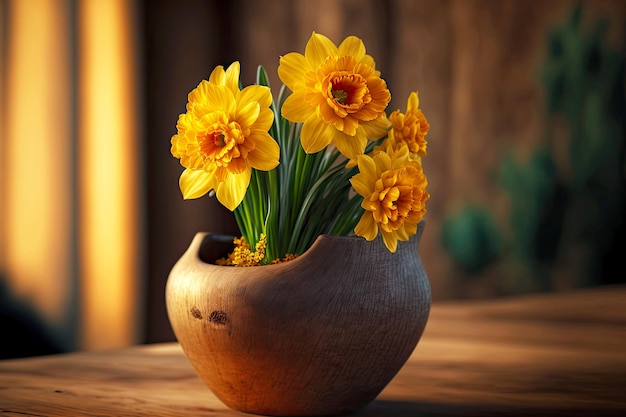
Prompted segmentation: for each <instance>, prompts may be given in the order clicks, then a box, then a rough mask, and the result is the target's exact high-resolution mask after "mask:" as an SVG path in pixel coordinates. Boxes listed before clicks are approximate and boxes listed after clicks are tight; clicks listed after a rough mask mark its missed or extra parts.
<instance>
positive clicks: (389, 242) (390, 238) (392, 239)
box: [380, 230, 398, 253]
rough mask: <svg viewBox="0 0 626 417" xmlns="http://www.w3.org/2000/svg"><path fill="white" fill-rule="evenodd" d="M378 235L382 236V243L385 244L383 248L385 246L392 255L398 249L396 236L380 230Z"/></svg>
mask: <svg viewBox="0 0 626 417" xmlns="http://www.w3.org/2000/svg"><path fill="white" fill-rule="evenodd" d="M380 234H381V235H382V237H383V242H384V243H385V246H387V249H389V252H391V253H394V252H395V251H396V249H397V248H398V238H397V237H396V234H395V233H394V232H385V231H383V230H381V232H380Z"/></svg>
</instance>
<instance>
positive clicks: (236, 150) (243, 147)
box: [197, 122, 254, 172]
mask: <svg viewBox="0 0 626 417" xmlns="http://www.w3.org/2000/svg"><path fill="white" fill-rule="evenodd" d="M197 138H198V145H199V147H200V153H201V155H202V159H203V161H204V164H205V166H210V165H212V164H215V165H216V166H218V167H229V170H233V169H234V170H235V171H236V172H239V171H240V169H239V168H241V169H243V168H245V164H239V163H234V164H233V162H238V161H237V160H238V159H240V158H241V161H243V160H245V158H246V156H247V154H248V152H250V151H251V150H252V149H251V148H250V147H251V146H252V148H254V145H253V144H252V143H249V142H250V141H245V135H244V134H243V132H242V131H241V127H240V126H239V123H237V122H230V123H228V124H223V123H219V122H216V123H213V124H211V125H210V126H209V127H208V129H206V130H204V131H200V132H198V136H197ZM240 165H241V167H239V166H240Z"/></svg>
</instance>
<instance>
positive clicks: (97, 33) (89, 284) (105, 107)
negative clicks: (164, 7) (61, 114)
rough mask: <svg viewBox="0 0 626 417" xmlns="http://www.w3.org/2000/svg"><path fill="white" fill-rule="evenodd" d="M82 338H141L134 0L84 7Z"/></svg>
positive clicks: (94, 341) (89, 343)
mask: <svg viewBox="0 0 626 417" xmlns="http://www.w3.org/2000/svg"><path fill="white" fill-rule="evenodd" d="M78 12H79V13H78V22H79V25H78V39H79V44H78V56H79V62H78V74H79V78H78V79H79V85H78V89H79V90H78V91H79V93H80V94H79V98H78V103H79V106H78V109H79V111H78V115H79V124H78V127H79V129H78V142H79V143H78V150H79V154H78V166H79V172H80V173H81V174H80V177H79V212H80V222H79V230H80V234H79V242H80V252H79V253H80V258H79V259H80V260H81V264H80V276H81V280H82V293H81V301H82V302H83V304H82V307H81V311H82V317H81V319H82V322H81V335H82V344H83V347H84V348H86V349H93V348H108V347H118V346H123V345H126V344H129V343H130V342H136V341H137V336H136V335H137V331H136V330H137V329H136V326H137V320H136V319H137V316H138V313H139V312H140V310H141V308H140V307H141V306H139V305H138V303H137V300H138V288H139V282H138V281H139V267H138V263H139V261H140V259H139V244H138V235H139V229H140V225H139V216H138V214H137V209H138V202H139V200H140V198H139V194H138V193H139V187H138V182H139V172H140V166H139V160H140V157H139V155H140V152H139V141H140V136H139V133H140V128H139V126H140V118H139V116H138V114H137V101H136V96H135V95H136V92H137V87H136V85H137V81H136V80H135V79H134V76H135V71H134V68H135V65H136V59H137V58H136V53H135V51H134V50H133V45H134V42H133V39H134V34H133V33H132V28H133V21H132V19H133V15H132V12H133V10H132V2H128V1H126V0H89V1H81V2H80V3H79V6H78Z"/></svg>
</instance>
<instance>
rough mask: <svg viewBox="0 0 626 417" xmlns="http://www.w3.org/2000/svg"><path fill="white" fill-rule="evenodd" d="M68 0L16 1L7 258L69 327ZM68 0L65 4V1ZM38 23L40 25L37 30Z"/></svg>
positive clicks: (5, 265) (8, 81) (6, 162)
mask: <svg viewBox="0 0 626 417" xmlns="http://www.w3.org/2000/svg"><path fill="white" fill-rule="evenodd" d="M66 3H67V2H63V1H59V0H24V1H13V2H11V3H10V7H8V8H7V9H5V10H8V13H7V15H6V16H5V18H6V21H8V22H10V30H11V33H10V34H9V33H6V32H5V33H4V35H5V36H6V50H5V53H6V55H5V57H6V60H5V62H4V63H2V66H3V67H4V69H5V72H4V74H0V75H2V76H3V77H4V83H3V84H4V90H5V91H4V94H3V95H2V96H0V99H2V100H3V104H2V107H3V108H4V115H5V123H4V124H3V125H2V126H0V132H2V135H3V137H2V141H1V142H0V144H1V145H2V149H0V151H2V153H3V155H2V166H0V174H1V175H2V185H3V187H2V189H0V192H1V193H2V195H1V196H0V199H2V201H1V203H2V206H3V207H2V211H3V215H2V217H1V219H0V222H1V223H0V234H2V259H0V261H1V262H2V264H1V265H0V269H4V270H5V273H6V275H7V278H8V280H9V282H10V283H11V287H12V289H13V291H14V292H15V293H16V296H17V297H18V298H20V299H24V300H26V301H28V302H30V303H32V304H34V305H35V306H36V307H37V308H38V310H39V311H40V312H41V314H42V315H43V316H45V317H46V319H47V321H48V322H49V323H48V324H50V325H52V326H55V325H59V326H63V323H62V322H63V321H64V320H66V319H67V314H68V310H67V309H68V308H69V306H70V297H71V294H72V282H71V280H72V273H71V269H72V253H71V247H72V235H71V233H68V231H71V230H72V208H71V206H70V201H71V200H72V190H71V183H72V174H73V172H72V156H71V152H69V150H70V149H71V141H72V128H71V122H72V105H71V91H72V89H71V78H70V74H71V72H70V67H69V66H70V62H71V61H70V50H69V45H70V41H69V40H70V33H69V30H68V28H69V21H68V19H67V18H68V15H69V13H68V10H67V5H66ZM64 6H65V7H64ZM33 28H36V30H34V29H33Z"/></svg>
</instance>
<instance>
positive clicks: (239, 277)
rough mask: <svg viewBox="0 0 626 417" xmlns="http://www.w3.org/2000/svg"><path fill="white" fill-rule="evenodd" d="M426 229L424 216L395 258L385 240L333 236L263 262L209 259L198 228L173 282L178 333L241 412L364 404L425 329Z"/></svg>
mask: <svg viewBox="0 0 626 417" xmlns="http://www.w3.org/2000/svg"><path fill="white" fill-rule="evenodd" d="M422 230H423V223H421V224H420V228H419V232H418V234H416V235H414V236H412V237H411V238H410V240H409V241H408V242H399V245H398V249H397V251H396V252H395V253H390V252H389V251H388V250H387V248H386V247H385V246H384V244H383V242H382V240H381V239H377V240H376V241H374V242H367V241H366V240H365V239H362V238H357V237H333V236H326V235H324V236H320V237H319V238H317V240H316V241H315V243H314V244H313V246H312V247H311V248H310V249H309V250H308V251H307V252H305V253H304V254H302V255H301V256H299V257H298V258H297V259H295V260H292V261H290V262H286V263H281V264H277V265H267V266H262V267H253V268H235V267H225V266H217V265H214V264H211V263H207V262H203V261H202V260H201V258H203V259H206V258H204V256H203V253H204V252H205V250H209V249H212V247H213V246H214V243H213V242H214V241H213V239H212V238H213V235H209V234H206V233H200V234H198V235H197V236H196V238H195V239H194V241H193V242H192V244H191V246H190V247H189V250H188V251H187V252H186V253H185V254H184V255H183V256H182V257H181V259H180V261H179V262H178V263H177V264H176V266H175V267H174V268H173V269H172V273H171V274H170V278H169V280H168V283H167V288H166V301H167V308H168V314H169V316H170V321H171V323H172V328H173V329H174V333H175V334H176V336H177V339H178V341H179V342H180V344H181V346H182V349H183V351H184V352H185V353H186V355H187V357H188V358H189V360H190V362H191V364H192V365H193V366H194V368H195V369H196V371H197V372H198V374H199V376H200V377H201V378H202V379H203V380H204V381H205V383H206V384H207V386H208V387H209V388H210V389H211V390H212V391H213V392H214V393H215V394H216V395H217V397H218V398H220V399H221V400H222V401H223V402H224V403H225V404H227V405H228V406H230V407H232V408H233V409H236V410H240V411H246V412H253V413H258V414H266V415H274V416H306V415H312V416H318V415H336V414H340V413H344V412H348V411H352V410H354V409H359V408H362V407H363V406H364V405H365V404H368V403H369V402H371V401H372V400H373V399H374V398H376V396H377V395H378V394H379V393H380V392H381V391H382V390H383V389H384V387H385V386H386V385H387V384H388V383H389V381H391V380H392V379H393V377H394V376H395V375H396V374H397V372H398V371H399V370H400V368H401V367H402V366H403V365H404V363H405V362H406V361H407V359H408V358H409V357H410V355H411V353H412V352H413V350H414V349H415V346H416V345H417V343H418V341H419V339H420V337H421V335H422V333H423V331H424V328H425V326H426V323H427V320H428V314H429V311H430V303H431V299H430V286H429V283H428V278H427V277H426V273H425V271H424V267H423V265H422V263H421V261H420V259H419V255H418V252H417V242H418V241H419V238H420V236H421V231H422ZM224 254H225V253H222V256H223V255H224ZM211 258H213V257H210V258H209V259H208V261H211V260H213V259H214V258H213V259H211Z"/></svg>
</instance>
